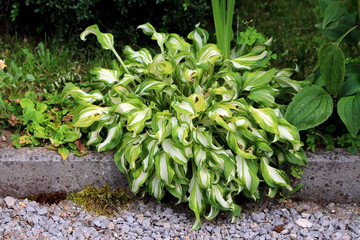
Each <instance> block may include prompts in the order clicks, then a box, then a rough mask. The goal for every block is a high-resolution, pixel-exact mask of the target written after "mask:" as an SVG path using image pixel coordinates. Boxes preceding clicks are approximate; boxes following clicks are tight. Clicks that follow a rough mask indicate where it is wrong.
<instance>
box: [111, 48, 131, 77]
mask: <svg viewBox="0 0 360 240" xmlns="http://www.w3.org/2000/svg"><path fill="white" fill-rule="evenodd" d="M111 51H112V52H113V53H114V54H115V56H116V58H117V59H118V60H119V62H120V64H121V66H123V68H124V70H125V72H126V73H127V74H130V72H129V69H128V68H127V67H126V65H125V63H124V62H123V60H122V59H121V57H120V56H119V54H118V53H117V52H116V50H115V49H114V48H111Z"/></svg>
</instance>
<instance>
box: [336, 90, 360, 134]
mask: <svg viewBox="0 0 360 240" xmlns="http://www.w3.org/2000/svg"><path fill="white" fill-rule="evenodd" d="M337 112H338V114H339V116H340V118H341V120H342V121H343V122H344V124H345V126H346V128H347V129H348V131H349V132H350V134H351V135H352V136H353V137H356V135H357V134H358V132H359V129H360V93H358V94H356V95H355V96H350V97H343V98H340V100H339V102H338V105H337Z"/></svg>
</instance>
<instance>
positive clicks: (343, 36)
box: [335, 0, 360, 47]
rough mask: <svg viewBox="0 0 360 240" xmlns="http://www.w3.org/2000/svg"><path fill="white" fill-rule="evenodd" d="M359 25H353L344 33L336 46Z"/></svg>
mask: <svg viewBox="0 0 360 240" xmlns="http://www.w3.org/2000/svg"><path fill="white" fill-rule="evenodd" d="M359 1H360V0H359ZM357 27H358V25H356V26H353V27H352V28H350V29H349V30H348V31H347V32H346V33H344V34H343V35H342V36H341V37H340V38H339V39H338V40H337V41H336V42H335V44H336V46H337V47H339V44H340V42H341V41H342V40H343V39H344V38H345V37H346V35H348V34H349V33H350V32H351V31H353V30H354V29H355V28H357Z"/></svg>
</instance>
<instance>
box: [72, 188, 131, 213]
mask: <svg viewBox="0 0 360 240" xmlns="http://www.w3.org/2000/svg"><path fill="white" fill-rule="evenodd" d="M67 199H68V200H70V201H73V202H75V203H77V204H79V205H81V206H82V207H84V209H85V210H86V211H88V212H89V211H91V212H95V213H97V214H100V215H105V216H109V215H111V214H113V212H114V210H115V209H116V208H118V207H124V206H125V205H126V204H127V203H129V202H130V201H131V199H132V198H131V197H130V196H129V195H128V194H127V193H126V191H125V190H124V189H115V190H114V191H112V190H111V189H110V187H109V186H108V185H105V186H104V187H103V188H97V187H94V186H86V187H85V188H84V189H83V190H81V191H80V192H77V193H72V194H70V195H69V196H68V197H67Z"/></svg>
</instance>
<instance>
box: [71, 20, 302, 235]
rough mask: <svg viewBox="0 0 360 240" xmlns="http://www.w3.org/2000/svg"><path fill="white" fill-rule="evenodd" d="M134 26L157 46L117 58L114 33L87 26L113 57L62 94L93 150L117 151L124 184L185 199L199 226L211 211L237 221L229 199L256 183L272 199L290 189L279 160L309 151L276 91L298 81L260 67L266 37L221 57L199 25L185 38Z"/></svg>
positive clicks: (249, 192)
mask: <svg viewBox="0 0 360 240" xmlns="http://www.w3.org/2000/svg"><path fill="white" fill-rule="evenodd" d="M139 28H140V29H141V30H142V31H143V32H144V33H145V34H147V35H150V36H151V38H152V39H154V40H156V41H157V44H158V45H159V48H160V52H159V53H157V54H155V55H154V54H151V53H150V51H149V50H147V49H145V48H143V49H140V50H138V51H135V50H133V49H132V48H131V47H129V46H126V47H125V48H124V55H125V56H126V60H125V61H123V60H122V59H121V57H120V56H119V54H118V53H117V52H116V50H115V48H114V41H113V36H112V35H111V34H109V33H102V32H100V30H99V29H98V27H97V26H96V25H93V26H90V27H88V28H87V29H86V30H85V31H84V32H83V33H82V34H81V39H83V40H85V38H86V37H87V35H89V34H95V35H96V37H97V39H98V41H99V43H100V44H101V46H102V47H103V48H104V49H109V50H111V51H112V52H114V54H115V56H116V58H117V59H118V60H119V62H120V64H119V65H116V64H115V67H114V69H105V68H95V69H94V70H93V71H92V73H93V74H94V75H95V76H96V77H97V79H98V80H99V81H100V82H102V84H99V85H97V87H98V89H97V90H94V91H90V90H89V89H87V91H85V90H82V89H80V88H78V87H76V86H75V85H72V84H69V85H67V86H66V87H65V89H64V98H66V97H69V96H71V97H72V98H74V99H75V101H77V102H78V103H79V106H78V108H77V109H76V110H75V113H74V121H75V123H74V124H75V126H76V127H80V128H82V129H83V131H84V132H87V134H88V141H87V144H88V145H93V146H96V148H97V150H98V151H99V152H100V151H105V150H110V149H115V150H116V152H115V156H114V159H115V162H116V165H117V166H118V168H119V169H120V170H121V171H122V172H123V173H125V174H126V176H127V177H128V180H129V183H130V189H131V191H132V192H133V193H135V194H136V193H138V192H142V193H148V194H149V195H151V196H153V197H155V198H156V199H158V200H160V199H162V198H163V197H164V195H165V193H166V192H168V193H170V194H172V195H173V196H175V197H176V198H178V199H179V202H188V203H189V207H190V209H191V210H192V211H193V212H194V213H195V216H196V222H195V224H194V226H193V228H194V229H197V228H199V227H200V219H201V217H202V216H204V217H205V218H206V219H212V218H214V217H215V216H216V215H217V214H218V213H219V212H220V211H228V212H230V213H231V214H232V215H233V216H234V219H235V218H236V217H237V216H239V214H240V209H241V208H240V206H239V205H238V204H237V203H236V202H235V197H236V196H237V195H243V196H245V197H248V198H253V199H258V198H260V196H261V194H262V191H261V190H264V188H263V189H261V190H260V189H259V186H260V184H261V183H264V184H261V186H267V187H266V189H267V190H268V195H269V196H271V197H273V196H275V195H276V193H277V191H278V190H280V189H283V188H286V189H288V190H291V189H292V187H291V185H290V181H289V178H288V176H287V175H286V173H285V172H284V171H283V170H281V168H282V167H283V166H284V165H285V164H287V163H291V164H297V165H305V164H306V157H305V154H304V152H303V151H302V149H301V145H302V143H301V142H300V140H299V133H298V131H297V130H296V128H295V127H293V126H292V125H290V124H289V123H288V122H287V121H286V120H285V119H284V118H283V116H282V109H283V106H281V105H279V104H277V103H276V102H275V98H276V96H277V95H279V94H280V93H282V94H283V93H286V92H292V91H298V90H299V89H300V85H299V83H298V82H296V81H293V80H291V79H290V78H289V75H290V73H291V71H290V70H289V69H285V70H281V71H278V70H276V69H270V70H264V68H265V67H266V66H268V64H269V60H270V58H271V54H272V53H271V52H270V51H269V50H268V45H269V40H268V39H266V41H265V40H264V41H253V42H252V43H251V45H248V46H244V47H240V48H239V49H241V53H242V54H240V56H236V54H235V56H236V58H234V59H226V58H224V57H223V56H222V54H221V52H220V50H219V49H218V47H217V46H216V45H214V44H211V43H207V40H208V33H207V32H206V31H205V30H203V29H201V28H199V27H196V29H195V30H194V31H193V32H191V33H190V34H189V35H188V39H189V40H190V43H189V42H187V41H186V40H185V39H183V38H181V37H180V36H179V35H177V34H165V33H159V32H157V31H156V30H155V29H154V27H153V26H152V25H150V24H149V23H147V24H143V25H140V26H139ZM245 45H246V44H245ZM246 49H247V50H246ZM237 55H239V54H237Z"/></svg>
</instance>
